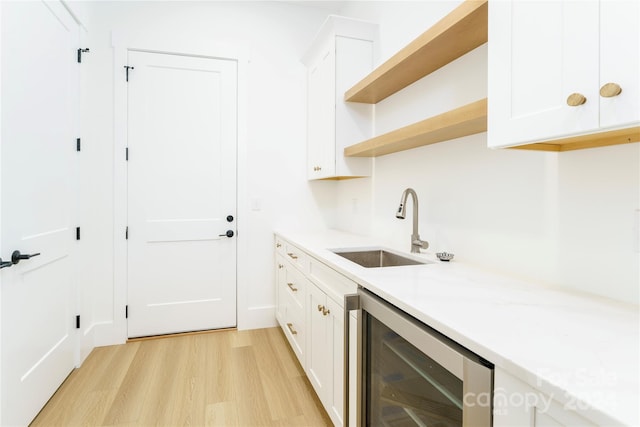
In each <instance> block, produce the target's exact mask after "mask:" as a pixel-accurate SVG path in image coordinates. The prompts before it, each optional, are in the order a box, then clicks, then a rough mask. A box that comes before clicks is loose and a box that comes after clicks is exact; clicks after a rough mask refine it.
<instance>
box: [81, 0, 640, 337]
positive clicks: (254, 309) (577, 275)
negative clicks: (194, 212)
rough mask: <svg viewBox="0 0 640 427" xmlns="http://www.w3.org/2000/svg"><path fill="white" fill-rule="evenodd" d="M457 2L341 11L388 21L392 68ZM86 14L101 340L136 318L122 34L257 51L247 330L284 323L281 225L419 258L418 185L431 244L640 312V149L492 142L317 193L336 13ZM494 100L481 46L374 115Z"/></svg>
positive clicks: (380, 163)
mask: <svg viewBox="0 0 640 427" xmlns="http://www.w3.org/2000/svg"><path fill="white" fill-rule="evenodd" d="M458 3H459V2H457V1H441V2H434V1H429V2H426V1H424V2H399V1H394V2H382V1H372V2H367V1H362V2H347V3H345V5H344V6H343V8H342V10H341V11H340V14H342V15H345V16H351V17H355V18H361V19H366V20H370V21H373V22H377V23H379V24H380V43H379V45H378V47H377V49H378V51H377V58H378V61H379V62H381V61H383V60H385V59H387V58H388V57H390V56H391V55H393V53H395V52H396V51H397V50H398V49H400V48H401V47H402V46H404V45H405V44H406V43H408V42H410V41H411V40H413V39H414V38H415V37H416V36H417V35H419V34H420V33H422V32H423V31H424V30H425V29H426V28H428V27H429V26H430V25H432V24H433V23H435V22H436V21H437V20H439V19H440V18H441V17H442V16H443V15H445V14H446V13H448V12H449V11H450V10H452V9H453V8H454V7H456V6H457V4H458ZM80 10H81V12H82V17H83V21H86V22H85V26H86V27H87V29H88V33H87V34H86V40H85V44H86V47H90V48H91V53H90V54H88V55H86V56H85V58H86V59H85V60H84V61H83V68H82V70H83V77H82V78H83V89H84V91H83V106H84V107H83V120H82V123H83V127H84V129H83V132H82V136H83V154H82V155H83V157H84V158H85V163H84V164H83V171H82V174H83V176H84V179H83V182H82V185H83V189H82V209H81V218H82V223H81V225H82V227H83V241H84V243H83V245H84V248H85V259H84V261H83V263H82V271H81V279H82V280H81V286H82V287H83V289H84V303H85V310H86V313H83V318H85V317H86V318H90V319H89V323H92V324H94V325H96V330H102V332H99V333H98V336H97V338H96V342H98V343H106V342H108V341H109V340H111V342H112V341H113V339H112V338H113V335H110V334H109V333H107V332H105V331H106V330H107V329H109V327H110V326H109V325H111V324H113V322H114V319H115V318H116V317H118V316H122V313H121V310H122V309H123V307H119V306H118V302H117V301H116V299H117V298H116V295H117V294H118V289H120V290H122V286H124V284H123V283H122V281H121V280H119V279H117V278H115V277H114V270H115V269H116V266H115V265H114V262H115V258H114V235H116V236H118V235H120V234H122V230H115V229H114V217H113V213H114V204H115V203H116V202H117V201H116V200H115V199H114V164H115V163H114V143H115V137H114V128H113V126H114V111H116V112H117V111H118V109H120V108H122V106H121V105H114V79H116V78H121V76H114V72H113V70H114V52H113V49H112V46H111V36H112V32H113V31H115V32H116V33H117V34H140V33H144V34H146V35H155V36H156V37H157V38H158V40H159V41H160V42H162V41H166V42H172V43H174V44H175V42H176V41H178V42H182V43H189V41H190V40H194V39H198V40H203V39H204V40H211V41H212V42H216V43H218V42H224V43H227V44H229V45H231V46H237V47H239V48H242V49H245V50H246V52H248V59H249V63H248V64H247V78H246V79H245V80H246V81H244V82H240V83H241V84H244V85H245V91H246V93H247V97H246V100H245V101H246V102H245V105H246V114H245V118H246V120H245V126H244V127H245V129H244V133H245V135H246V138H244V139H243V142H242V143H241V147H240V154H241V155H240V157H239V161H240V164H239V168H240V170H241V171H244V172H241V173H243V175H242V176H241V177H240V182H241V185H240V191H239V199H238V205H239V212H238V227H239V233H240V234H239V237H240V236H242V238H239V255H240V256H239V265H238V268H239V276H238V289H239V310H238V325H239V327H240V328H251V327H261V326H267V325H268V323H269V322H273V316H272V314H271V315H269V314H268V313H272V308H273V304H274V284H273V266H272V264H273V241H272V232H273V229H274V228H278V227H281V226H282V227H287V228H292V227H300V228H319V227H322V226H331V227H334V228H339V229H343V230H348V231H352V232H357V233H361V234H371V235H374V236H377V237H379V238H380V240H381V242H383V243H386V244H389V245H392V246H395V247H398V248H401V249H408V247H409V235H410V233H411V218H410V217H409V218H408V219H407V220H405V221H400V220H397V219H396V218H395V217H394V211H395V209H396V208H397V204H398V202H399V198H400V194H401V192H402V190H404V188H406V187H409V186H411V187H413V188H414V189H415V190H416V191H417V192H418V195H419V200H420V218H419V219H420V230H421V236H422V237H423V238H424V239H426V240H428V241H429V242H430V243H431V248H430V250H432V251H434V252H435V251H440V250H446V251H450V252H453V253H455V254H456V260H459V261H465V262H469V263H474V264H477V265H480V266H483V267H485V268H488V269H491V270H496V271H500V272H503V273H506V274H512V275H515V276H519V277H525V278H531V279H533V280H536V281H540V282H543V283H546V284H552V285H555V286H562V287H569V288H575V289H580V290H584V291H588V292H592V293H597V294H602V295H605V296H608V297H612V298H615V299H618V300H623V301H633V302H636V303H637V300H638V282H639V276H638V270H639V261H638V260H639V259H640V256H639V255H638V252H637V246H638V243H637V242H636V240H637V234H638V231H637V228H638V224H637V222H638V219H637V217H638V216H637V214H634V211H635V210H636V209H639V208H640V206H639V205H640V201H639V199H640V197H639V194H640V179H639V175H640V173H639V169H640V167H639V164H640V148H639V146H638V144H629V145H625V146H616V147H608V148H599V149H591V150H584V151H580V152H575V153H562V154H555V153H540V152H531V151H517V150H502V151H492V150H489V149H487V148H486V135H485V134H480V135H474V136H469V137H465V138H460V139H458V140H454V141H448V142H444V143H440V144H435V145H431V146H427V147H421V148H418V149H415V150H411V151H407V152H402V153H396V154H392V155H388V156H383V157H380V158H377V159H375V162H374V170H375V172H374V176H373V177H371V178H366V179H355V180H348V181H340V182H335V181H331V182H311V183H310V182H307V181H306V175H305V164H306V117H305V114H306V107H305V99H306V82H305V69H304V67H303V66H302V64H301V63H300V62H299V58H300V57H301V55H302V53H303V52H304V50H305V49H306V47H307V46H308V44H309V43H310V41H311V40H312V38H313V36H314V35H315V32H316V31H317V30H318V28H319V27H320V25H321V24H322V22H323V21H324V19H325V18H326V15H327V14H328V13H331V12H330V11H328V10H324V9H313V8H309V7H301V6H296V5H292V4H288V3H285V2H280V3H272V2H109V1H105V2H90V3H82V7H81V8H80ZM115 65H119V64H115ZM122 65H124V64H122ZM485 96H486V46H481V47H480V48H478V49H476V50H475V51H473V52H471V53H469V54H468V55H466V56H464V57H463V58H460V59H459V60H457V61H455V62H454V63H452V64H449V65H447V66H445V67H443V68H442V69H441V70H439V71H437V72H435V73H433V74H431V75H430V76H428V77H426V78H424V79H422V80H420V81H418V82H416V83H415V84H414V85H412V86H411V87H409V88H407V89H405V90H403V91H402V92H400V93H398V94H396V95H394V96H392V97H390V98H388V99H387V100H384V101H383V102H381V103H379V104H378V105H376V107H375V109H376V131H377V132H378V133H382V132H386V131H388V130H391V129H394V128H397V127H399V126H403V125H406V124H409V123H412V122H414V121H417V120H420V119H422V118H425V117H428V116H431V115H434V114H438V113H440V112H442V111H446V110H448V109H450V108H452V107H455V106H458V105H462V104H465V103H468V102H471V101H474V100H476V99H480V98H483V97H485ZM409 209H411V207H409ZM634 227H635V230H636V231H635V232H634V231H633V230H634ZM634 236H636V237H635V239H634ZM612 254H613V256H612ZM265 314H266V317H265ZM267 318H268V319H270V320H265V319H267ZM98 325H102V326H98ZM100 336H102V338H100ZM105 337H109V339H105ZM122 339H124V337H122Z"/></svg>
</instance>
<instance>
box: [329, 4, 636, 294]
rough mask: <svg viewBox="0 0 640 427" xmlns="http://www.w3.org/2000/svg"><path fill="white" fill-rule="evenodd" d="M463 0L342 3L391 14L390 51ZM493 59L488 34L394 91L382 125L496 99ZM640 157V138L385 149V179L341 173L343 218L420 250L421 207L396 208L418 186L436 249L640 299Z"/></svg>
mask: <svg viewBox="0 0 640 427" xmlns="http://www.w3.org/2000/svg"><path fill="white" fill-rule="evenodd" d="M458 4H459V2H457V1H441V2H395V1H394V2H349V3H348V4H347V5H346V6H345V7H344V8H343V10H342V14H344V15H345V16H352V17H356V18H361V19H366V20H370V21H373V22H377V23H379V24H380V46H379V48H380V50H379V62H382V61H384V60H386V59H387V58H389V57H390V56H391V55H393V54H394V53H395V52H396V51H397V50H399V49H400V48H401V47H403V46H404V45H405V44H406V43H408V42H410V41H411V40H413V39H414V38H415V37H416V36H418V35H419V34H421V33H422V32H423V31H424V30H426V29H427V28H428V27H429V26H430V25H432V24H433V23H434V22H436V21H437V20H439V19H440V18H441V17H442V16H444V15H445V14H446V13H448V12H449V11H450V10H452V9H453V8H454V7H456V6H457V5H458ZM486 67H487V60H486V45H485V46H481V47H479V48H478V49H476V50H474V51H472V52H470V53H469V54H467V55H465V56H464V57H462V58H460V59H458V60H456V61H454V62H452V63H451V64H449V65H447V66H445V67H443V68H441V69H440V70H438V71H436V72H434V73H433V74H431V75H429V76H427V77H425V78H423V79H421V80H420V81H418V82H416V83H414V84H413V85H411V86H410V87H408V88H406V89H404V90H403V91H401V92H399V93H397V94H395V95H393V96H391V97H390V98H387V99H386V100H383V101H382V102H380V103H379V104H377V105H376V133H377V134H380V133H384V132H387V131H389V130H392V129H395V128H398V127H401V126H404V125H407V124H410V123H413V122H416V121H418V120H421V119H424V118H426V117H430V116H433V115H435V114H438V113H441V112H444V111H446V110H448V109H451V108H453V107H456V106H461V105H464V104H466V103H469V102H471V101H474V100H477V99H480V98H484V97H485V96H486V95H487V92H486V73H487V69H486ZM639 165H640V146H639V144H638V143H635V144H628V145H622V146H614V147H607V148H597V149H590V150H583V151H578V152H567V153H561V154H559V153H542V152H532V151H518V150H496V151H493V150H489V149H487V148H486V134H479V135H473V136H469V137H464V138H460V139H457V140H453V141H447V142H443V143H439V144H435V145H431V146H426V147H421V148H418V149H414V150H409V151H405V152H401V153H395V154H391V155H387V156H383V157H378V158H376V159H375V174H374V177H373V178H368V179H362V180H352V181H346V182H340V183H338V189H337V192H336V206H337V213H336V215H335V218H334V219H333V221H334V222H333V225H334V227H335V228H339V229H343V230H349V231H356V232H359V233H363V234H371V235H374V236H377V237H379V238H380V240H381V241H384V242H386V243H387V244H390V245H393V246H396V247H399V248H401V249H405V250H408V249H409V240H410V239H409V236H410V234H411V221H412V218H411V217H410V216H409V215H408V217H407V220H405V221H401V220H397V219H396V218H395V216H394V213H395V209H397V206H398V203H399V200H400V195H401V193H402V191H403V190H404V189H405V188H406V187H413V188H414V189H415V190H416V191H417V193H418V196H419V202H420V213H419V220H420V233H421V237H422V238H423V239H425V240H428V241H429V242H430V244H431V247H430V249H429V250H430V251H433V252H436V251H443V250H446V251H448V252H453V253H455V255H456V260H459V261H465V262H469V263H473V264H477V265H479V266H482V267H484V268H487V269H490V270H494V271H498V272H502V273H505V274H510V275H514V276H519V277H523V278H529V279H532V280H535V281H538V282H541V283H543V284H550V285H554V286H559V287H566V288H573V289H577V290H581V291H586V292H590V293H595V294H600V295H603V296H606V297H611V298H614V299H617V300H622V301H627V302H635V303H636V304H637V303H638V297H639V291H638V288H639V283H640V276H639V270H640V264H639V258H640V257H639V255H638V252H637V251H638V249H637V248H638V243H637V239H638V224H637V221H638V219H637V213H635V211H636V210H637V209H638V208H640V199H639V196H638V194H639V193H640V166H639ZM409 203H411V202H409ZM409 209H411V206H409Z"/></svg>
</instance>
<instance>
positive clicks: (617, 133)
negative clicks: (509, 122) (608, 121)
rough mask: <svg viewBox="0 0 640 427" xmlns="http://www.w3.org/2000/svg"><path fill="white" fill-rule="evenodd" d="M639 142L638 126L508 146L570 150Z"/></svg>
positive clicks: (519, 148) (525, 148)
mask: <svg viewBox="0 0 640 427" xmlns="http://www.w3.org/2000/svg"><path fill="white" fill-rule="evenodd" d="M631 142H640V126H635V127H631V128H627V129H618V130H611V131H605V132H598V133H591V134H589V135H580V136H572V137H569V138H562V139H555V140H552V141H543V142H537V143H533V144H527V145H518V146H516V147H509V148H513V149H518V150H538V151H571V150H581V149H583V148H594V147H606V146H609V145H619V144H628V143H631Z"/></svg>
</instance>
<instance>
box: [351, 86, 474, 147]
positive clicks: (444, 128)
mask: <svg viewBox="0 0 640 427" xmlns="http://www.w3.org/2000/svg"><path fill="white" fill-rule="evenodd" d="M486 130H487V99H486V98H485V99H481V100H480V101H476V102H472V103H471V104H467V105H465V106H463V107H460V108H456V109H455V110H451V111H447V112H446V113H443V114H440V115H438V116H434V117H431V118H428V119H426V120H422V121H420V122H418V123H414V124H412V125H409V126H405V127H403V128H400V129H396V130H394V131H392V132H389V133H385V134H384V135H380V136H376V137H375V138H371V139H368V140H366V141H363V142H360V143H358V144H354V145H350V146H348V147H347V148H345V149H344V155H345V156H346V157H378V156H384V155H385V154H391V153H396V152H398V151H403V150H409V149H411V148H416V147H421V146H423V145H429V144H434V143H436V142H442V141H447V140H450V139H454V138H460V137H461V136H467V135H473V134H476V133H480V132H486Z"/></svg>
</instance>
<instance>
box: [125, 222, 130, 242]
mask: <svg viewBox="0 0 640 427" xmlns="http://www.w3.org/2000/svg"><path fill="white" fill-rule="evenodd" d="M124 238H125V240H129V226H128V225H127V228H126V229H125V230H124Z"/></svg>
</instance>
